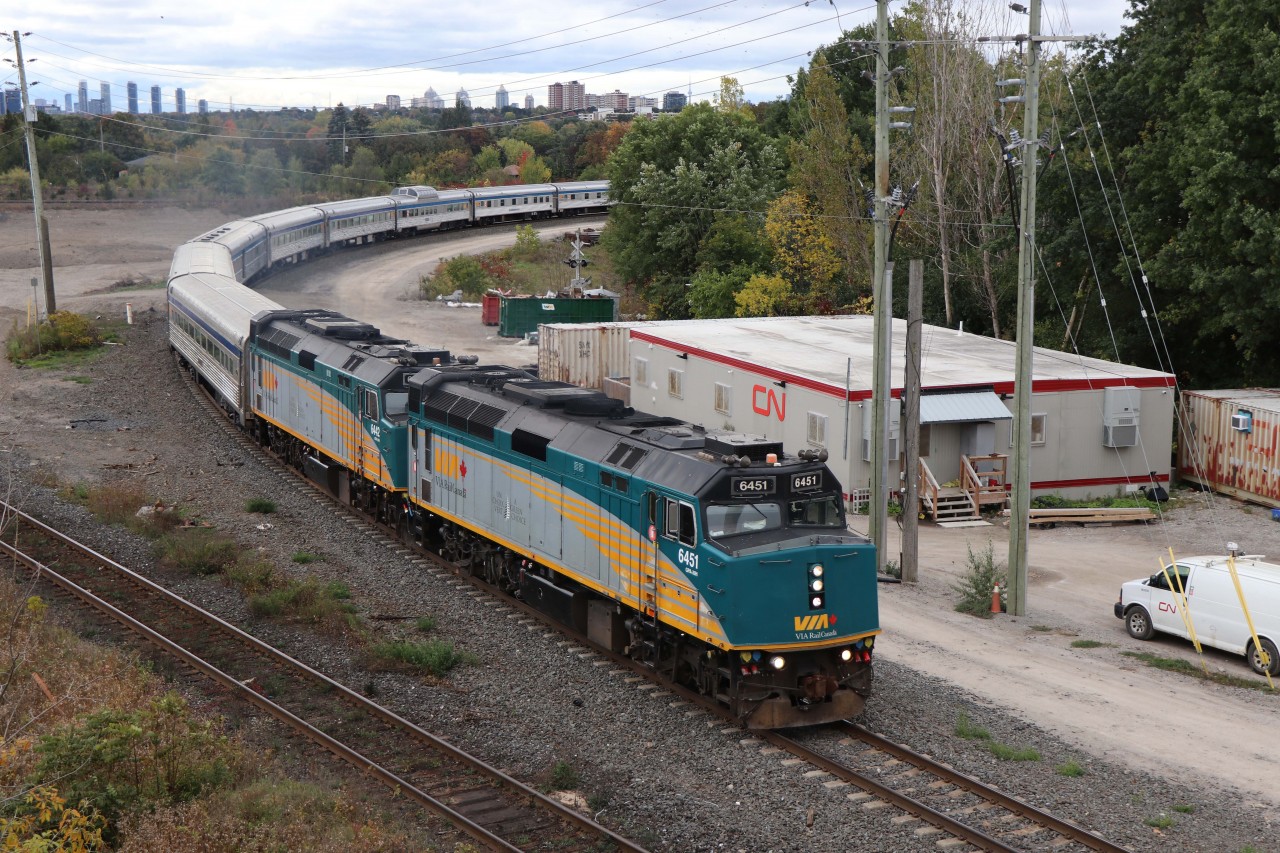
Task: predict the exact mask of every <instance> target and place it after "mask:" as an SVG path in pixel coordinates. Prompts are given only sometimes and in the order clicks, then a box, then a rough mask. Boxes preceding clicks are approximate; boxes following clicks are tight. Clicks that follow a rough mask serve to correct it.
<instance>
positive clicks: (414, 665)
mask: <svg viewBox="0 0 1280 853" xmlns="http://www.w3.org/2000/svg"><path fill="white" fill-rule="evenodd" d="M369 651H370V655H371V656H372V657H373V663H374V665H375V666H380V667H382V668H387V669H390V668H396V667H406V668H409V669H414V670H419V671H422V672H427V673H430V674H431V675H434V676H436V677H437V678H439V677H441V676H443V675H444V674H445V673H447V672H448V671H449V670H451V669H453V668H454V667H456V666H458V665H460V664H475V663H477V662H478V659H477V658H476V657H475V655H472V654H469V653H467V652H460V651H458V650H457V649H456V648H454V646H453V644H452V643H446V642H444V641H443V640H428V641H426V642H424V643H414V642H409V641H407V640H392V641H389V642H385V643H378V644H376V645H375V646H374V647H373V648H372V649H370V650H369Z"/></svg>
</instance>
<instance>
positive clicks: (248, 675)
mask: <svg viewBox="0 0 1280 853" xmlns="http://www.w3.org/2000/svg"><path fill="white" fill-rule="evenodd" d="M0 518H4V519H5V520H6V524H5V525H4V536H3V540H4V541H2V542H0V552H3V553H4V554H6V555H8V556H9V557H11V558H13V559H14V560H16V561H17V562H18V563H20V564H22V565H24V566H26V567H28V568H29V569H30V570H31V571H33V572H34V573H36V574H37V575H38V576H39V578H40V579H41V580H42V581H44V582H47V583H50V584H52V585H54V586H55V587H56V588H57V589H58V590H59V591H60V592H61V593H63V594H65V595H68V596H71V597H73V598H75V599H76V600H78V601H79V602H81V603H82V604H83V605H86V606H88V607H90V608H92V609H93V610H94V611H95V612H96V613H99V614H102V615H104V616H106V617H109V618H111V619H113V620H115V621H116V622H118V623H120V624H121V625H123V626H124V627H126V628H127V629H129V630H130V631H132V632H133V633H135V634H137V635H138V636H140V637H142V638H143V639H146V640H147V641H149V642H150V643H152V644H154V645H155V646H157V647H159V648H160V649H161V650H162V651H163V652H165V653H166V654H168V655H171V656H172V657H174V658H176V659H177V660H179V661H181V662H182V663H183V664H185V665H186V666H188V667H190V668H192V669H194V670H196V671H197V672H199V673H201V674H202V675H204V676H205V677H206V678H208V679H211V680H212V681H214V682H215V683H216V684H218V685H219V686H220V687H222V688H223V689H224V690H226V691H228V692H229V693H230V694H232V695H233V696H235V697H237V698H239V699H241V700H243V701H245V702H248V703H249V704H251V705H253V706H254V707H255V708H257V709H258V710H259V711H262V712H264V713H266V714H269V715H270V716H272V717H274V718H275V719H277V720H279V721H280V722H281V723H283V724H285V725H286V726H287V727H289V728H290V729H291V730H292V731H294V732H295V733H297V734H300V735H301V736H303V737H305V738H306V739H308V740H310V741H312V742H313V743H315V744H317V745H319V746H321V747H323V748H324V749H326V750H328V751H329V752H331V753H333V754H334V755H336V756H338V757H339V758H341V759H343V760H344V761H347V762H348V763H349V764H351V765H352V766H354V767H355V768H357V769H358V770H359V771H361V773H362V774H364V776H366V777H368V778H371V779H376V780H378V781H380V782H382V783H384V784H386V785H387V786H389V787H391V788H393V789H394V790H396V791H397V792H398V793H399V794H400V795H401V796H403V797H405V798H406V799H408V800H410V801H412V802H415V803H417V804H418V805H420V806H421V807H422V808H424V809H426V810H427V811H428V812H430V813H431V814H434V815H436V816H437V817H439V818H442V819H443V820H444V821H446V822H447V823H449V824H450V825H452V826H453V827H455V828H456V829H457V830H458V831H459V832H461V833H464V834H465V835H468V836H470V837H471V838H472V839H474V840H475V841H477V842H480V843H481V844H483V845H485V846H486V847H488V848H491V849H494V850H503V851H519V850H525V851H532V850H561V851H588V850H590V851H604V850H616V851H640V850H642V848H640V847H637V846H636V845H634V844H632V843H631V842H629V841H628V840H626V839H625V838H622V837H621V836H619V835H616V834H615V833H613V832H611V831H610V830H608V829H606V828H605V827H603V826H601V825H600V824H598V823H596V822H595V821H593V820H591V819H590V818H587V817H585V816H584V815H581V814H579V813H578V812H576V811H574V810H572V809H570V808H568V807H566V806H564V805H562V804H561V803H559V802H558V801H556V800H553V799H551V798H549V797H547V796H545V795H543V794H542V793H540V792H538V791H536V790H533V789H532V788H529V787H528V786H526V785H524V784H523V783H521V782H519V781H518V780H516V779H513V778H511V777H510V776H508V775H506V774H505V773H503V772H501V771H499V770H497V769H496V768H493V767H491V766H489V765H487V764H486V763H485V762H483V761H482V760H480V759H478V758H475V757H473V756H471V755H468V754H467V753H465V752H463V751H462V750H460V749H458V748H456V747H454V746H453V745H451V744H449V743H448V742H446V741H444V740H443V739H441V738H439V737H436V736H435V735H432V734H431V733H429V732H427V731H424V730H423V729H421V728H419V727H418V726H416V725H414V724H413V723H411V722H409V721H408V720H405V719H403V718H402V717H399V716H398V715H396V714H395V713H393V712H391V711H389V710H387V709H385V708H383V707H381V706H379V705H377V704H376V703H374V702H372V701H370V700H368V699H367V698H365V697H364V696H361V695H360V694H358V693H355V692H353V691H351V690H349V689H348V688H346V687H344V686H343V685H341V684H339V683H338V682H336V681H334V680H332V679H330V678H328V677H327V676H325V675H324V674H323V673H320V672H317V671H316V670H314V669H312V668H310V667H308V666H306V665H305V664H303V663H301V662H299V661H297V660H294V659H293V658H291V657H289V656H288V655H286V654H284V653H283V652H281V651H279V650H277V649H275V648H273V647H271V646H269V645H267V644H266V643H263V642H261V641H260V640H258V639H256V638H255V637H253V636H251V635H249V634H247V633H245V632H244V631H242V630H241V629H239V628H237V627H236V626H234V625H232V624H230V623H228V622H226V621H224V620H222V619H220V618H218V617H217V616H214V615H213V614H211V613H208V612H207V611H204V610H202V609H201V608H199V607H197V606H195V605H194V604H192V603H190V602H188V601H186V600H185V599H183V598H181V597H179V596H177V595H175V594H173V593H172V592H170V591H168V590H166V589H164V588H163V587H161V586H160V585H158V584H156V583H154V582H152V581H150V580H148V579H146V578H144V577H142V576H141V575H139V574H137V573H135V572H133V571H130V570H129V569H128V568H126V567H124V566H122V565H120V564H118V563H116V562H115V561H113V560H111V559H110V558H108V557H106V556H104V555H102V554H99V553H97V552H95V551H93V550H92V549H90V548H88V547H87V546H85V545H83V544H81V543H79V542H76V541H75V540H73V539H71V538H70V537H68V536H66V535H64V534H62V533H60V532H58V531H56V530H54V529H53V528H51V527H49V526H47V525H45V524H43V523H41V522H40V521H39V520H37V519H35V518H32V517H31V516H29V515H26V514H25V513H23V512H21V511H19V510H18V509H16V508H15V507H12V506H10V505H9V504H7V503H5V502H3V501H0ZM14 543H19V544H14ZM53 565H56V566H57V567H58V568H57V570H56V571H55V570H54V569H53V568H51V566H53ZM91 589H92V591H91ZM264 685H269V691H270V694H271V695H270V696H268V695H266V693H267V690H266V689H264Z"/></svg>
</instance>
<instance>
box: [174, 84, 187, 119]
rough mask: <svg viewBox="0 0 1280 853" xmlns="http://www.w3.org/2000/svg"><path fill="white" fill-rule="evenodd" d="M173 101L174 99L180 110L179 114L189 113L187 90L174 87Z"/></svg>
mask: <svg viewBox="0 0 1280 853" xmlns="http://www.w3.org/2000/svg"><path fill="white" fill-rule="evenodd" d="M173 101H174V106H175V107H176V108H177V110H178V115H186V114H187V90H186V89H174V90H173Z"/></svg>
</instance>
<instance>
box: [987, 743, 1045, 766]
mask: <svg viewBox="0 0 1280 853" xmlns="http://www.w3.org/2000/svg"><path fill="white" fill-rule="evenodd" d="M987 747H988V748H989V749H990V750H991V754H992V755H994V756H995V757H996V758H998V759H1000V760H1001V761H1039V760H1040V753H1038V752H1036V751H1035V750H1034V749H1032V748H1031V747H1029V746H1027V747H1023V748H1022V749H1018V748H1016V747H1012V746H1005V745H1004V744H1003V743H996V742H995V741H992V742H991V743H989V744H987Z"/></svg>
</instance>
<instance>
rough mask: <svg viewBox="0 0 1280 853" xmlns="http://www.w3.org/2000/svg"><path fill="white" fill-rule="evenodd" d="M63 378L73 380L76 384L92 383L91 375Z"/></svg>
mask: <svg viewBox="0 0 1280 853" xmlns="http://www.w3.org/2000/svg"><path fill="white" fill-rule="evenodd" d="M65 379H66V380H67V381H68V382H74V383H75V384H77V385H92V384H93V377H92V376H67V377H65Z"/></svg>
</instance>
